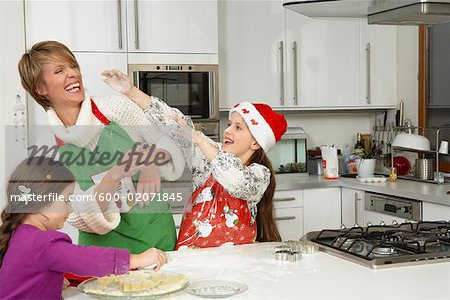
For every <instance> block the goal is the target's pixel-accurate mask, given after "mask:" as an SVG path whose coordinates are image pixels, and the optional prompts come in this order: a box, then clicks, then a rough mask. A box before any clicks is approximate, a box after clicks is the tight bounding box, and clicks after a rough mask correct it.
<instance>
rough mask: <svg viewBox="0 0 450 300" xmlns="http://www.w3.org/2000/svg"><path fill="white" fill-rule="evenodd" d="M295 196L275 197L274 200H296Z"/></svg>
mask: <svg viewBox="0 0 450 300" xmlns="http://www.w3.org/2000/svg"><path fill="white" fill-rule="evenodd" d="M294 200H295V197H286V198H273V201H294Z"/></svg>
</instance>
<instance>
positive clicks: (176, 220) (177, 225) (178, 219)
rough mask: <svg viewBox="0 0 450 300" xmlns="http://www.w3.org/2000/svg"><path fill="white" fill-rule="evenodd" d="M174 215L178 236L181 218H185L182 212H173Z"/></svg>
mask: <svg viewBox="0 0 450 300" xmlns="http://www.w3.org/2000/svg"><path fill="white" fill-rule="evenodd" d="M172 216H173V220H174V221H175V228H176V230H177V237H178V233H179V232H180V226H181V220H182V219H183V214H182V213H174V214H172Z"/></svg>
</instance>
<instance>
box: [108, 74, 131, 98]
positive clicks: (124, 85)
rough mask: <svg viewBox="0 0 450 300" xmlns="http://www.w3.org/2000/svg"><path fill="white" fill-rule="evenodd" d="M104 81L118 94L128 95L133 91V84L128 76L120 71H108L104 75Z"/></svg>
mask: <svg viewBox="0 0 450 300" xmlns="http://www.w3.org/2000/svg"><path fill="white" fill-rule="evenodd" d="M102 76H103V81H104V82H106V83H107V84H108V85H109V86H110V87H111V88H112V89H113V90H115V91H116V92H119V93H122V94H127V93H128V92H129V91H130V90H131V84H130V81H129V80H128V77H127V75H125V74H124V73H122V72H120V71H119V70H114V69H113V70H106V71H104V72H103V73H102Z"/></svg>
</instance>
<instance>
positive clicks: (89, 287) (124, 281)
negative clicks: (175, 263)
mask: <svg viewBox="0 0 450 300" xmlns="http://www.w3.org/2000/svg"><path fill="white" fill-rule="evenodd" d="M188 284H189V280H188V278H187V277H186V276H184V275H182V274H177V273H172V272H149V271H142V270H139V271H131V272H129V273H128V274H124V275H108V276H104V277H100V278H91V279H88V280H86V281H83V282H82V283H81V284H80V285H79V286H78V288H79V289H80V290H81V291H82V292H83V293H86V294H89V295H93V296H97V297H103V298H121V299H148V298H152V297H155V296H161V295H166V294H171V293H175V292H178V291H180V290H182V289H184V288H186V286H188Z"/></svg>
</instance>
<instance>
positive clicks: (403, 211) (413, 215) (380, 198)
mask: <svg viewBox="0 0 450 300" xmlns="http://www.w3.org/2000/svg"><path fill="white" fill-rule="evenodd" d="M365 200H366V201H365V209H366V210H367V211H373V212H378V213H381V214H387V215H391V216H395V217H398V218H402V219H406V220H410V221H420V220H421V218H422V202H420V201H416V200H410V199H404V198H397V197H393V196H387V195H379V194H372V193H366V199H365Z"/></svg>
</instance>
